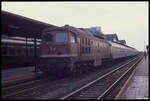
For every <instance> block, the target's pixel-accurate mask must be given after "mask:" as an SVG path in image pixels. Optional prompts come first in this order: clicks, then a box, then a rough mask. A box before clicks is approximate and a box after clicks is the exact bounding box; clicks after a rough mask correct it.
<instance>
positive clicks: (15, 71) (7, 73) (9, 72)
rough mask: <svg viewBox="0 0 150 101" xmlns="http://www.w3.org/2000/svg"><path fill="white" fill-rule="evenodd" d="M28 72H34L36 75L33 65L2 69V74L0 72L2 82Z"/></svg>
mask: <svg viewBox="0 0 150 101" xmlns="http://www.w3.org/2000/svg"><path fill="white" fill-rule="evenodd" d="M28 74H35V75H36V72H35V67H34V66H29V67H20V68H12V69H6V70H2V74H1V76H2V77H1V78H2V83H3V82H5V81H9V80H12V79H14V78H19V77H22V76H27V75H28Z"/></svg>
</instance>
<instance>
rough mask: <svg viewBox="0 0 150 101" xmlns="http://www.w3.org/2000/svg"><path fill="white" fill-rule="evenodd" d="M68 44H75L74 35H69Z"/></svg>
mask: <svg viewBox="0 0 150 101" xmlns="http://www.w3.org/2000/svg"><path fill="white" fill-rule="evenodd" d="M70 42H72V43H75V35H74V34H71V35H70Z"/></svg>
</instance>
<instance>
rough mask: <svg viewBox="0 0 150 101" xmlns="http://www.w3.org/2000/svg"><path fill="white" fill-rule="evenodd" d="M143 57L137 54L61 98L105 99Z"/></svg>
mask: <svg viewBox="0 0 150 101" xmlns="http://www.w3.org/2000/svg"><path fill="white" fill-rule="evenodd" d="M141 59H142V57H141V56H137V57H135V58H134V59H133V60H131V61H129V62H127V63H126V64H124V65H121V66H119V67H118V68H116V69H114V70H112V71H110V72H108V73H107V74H105V75H103V76H101V77H99V78H97V79H95V80H93V81H92V82H90V83H88V84H86V85H84V86H82V87H80V88H79V89H76V90H74V91H73V92H70V93H68V94H66V95H65V96H63V97H61V98H60V99H61V100H64V99H97V100H99V99H105V98H106V97H107V96H108V95H109V94H110V93H111V91H112V90H113V89H114V87H116V86H117V85H118V84H119V82H120V81H121V80H122V79H123V78H124V77H125V75H126V74H128V73H129V72H130V71H132V70H134V68H135V65H137V64H138V63H139V61H141Z"/></svg>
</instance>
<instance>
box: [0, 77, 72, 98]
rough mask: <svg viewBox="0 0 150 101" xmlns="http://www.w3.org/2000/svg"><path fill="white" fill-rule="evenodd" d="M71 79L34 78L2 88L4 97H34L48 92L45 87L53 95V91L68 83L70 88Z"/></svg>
mask: <svg viewBox="0 0 150 101" xmlns="http://www.w3.org/2000/svg"><path fill="white" fill-rule="evenodd" d="M70 80H71V79H67V78H64V79H59V80H50V79H48V80H46V79H45V80H43V79H39V80H34V79H33V80H30V81H28V82H25V83H21V84H17V85H13V86H8V87H7V88H6V87H4V88H2V99H26V98H27V99H34V97H35V96H38V95H40V94H44V93H45V92H46V91H43V89H47V90H48V91H49V92H51V94H52V95H53V91H54V92H57V89H60V88H63V87H64V86H65V87H67V86H66V85H68V87H67V88H69V85H70V84H69V83H70V82H71V81H70ZM73 81H74V80H73ZM61 92H62V91H61ZM64 92H65V91H64ZM46 93H47V92H46ZM64 94H65V93H64ZM60 95H61V94H60ZM62 99H63V98H62Z"/></svg>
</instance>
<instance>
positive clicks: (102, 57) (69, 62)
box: [37, 25, 138, 74]
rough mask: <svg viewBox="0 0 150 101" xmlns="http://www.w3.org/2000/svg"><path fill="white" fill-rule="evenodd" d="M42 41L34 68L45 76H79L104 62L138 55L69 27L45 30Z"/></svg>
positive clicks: (133, 50)
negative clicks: (77, 74) (48, 74)
mask: <svg viewBox="0 0 150 101" xmlns="http://www.w3.org/2000/svg"><path fill="white" fill-rule="evenodd" d="M41 37H42V41H41V45H40V60H39V62H38V65H37V67H38V68H39V69H40V70H41V71H42V72H44V73H55V74H57V73H59V74H60V73H61V74H64V73H65V74H72V73H78V72H82V71H84V70H85V69H87V68H94V67H95V66H99V65H102V63H103V61H106V60H111V59H118V58H122V57H127V56H134V55H136V54H138V51H137V50H136V49H134V48H132V47H129V46H127V45H122V44H120V43H117V42H116V43H115V42H111V41H108V40H105V39H103V38H101V37H100V36H98V35H96V34H93V33H91V32H89V31H87V30H85V29H80V28H75V27H72V26H69V25H65V26H62V27H54V28H46V29H45V30H43V32H42V35H41Z"/></svg>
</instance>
